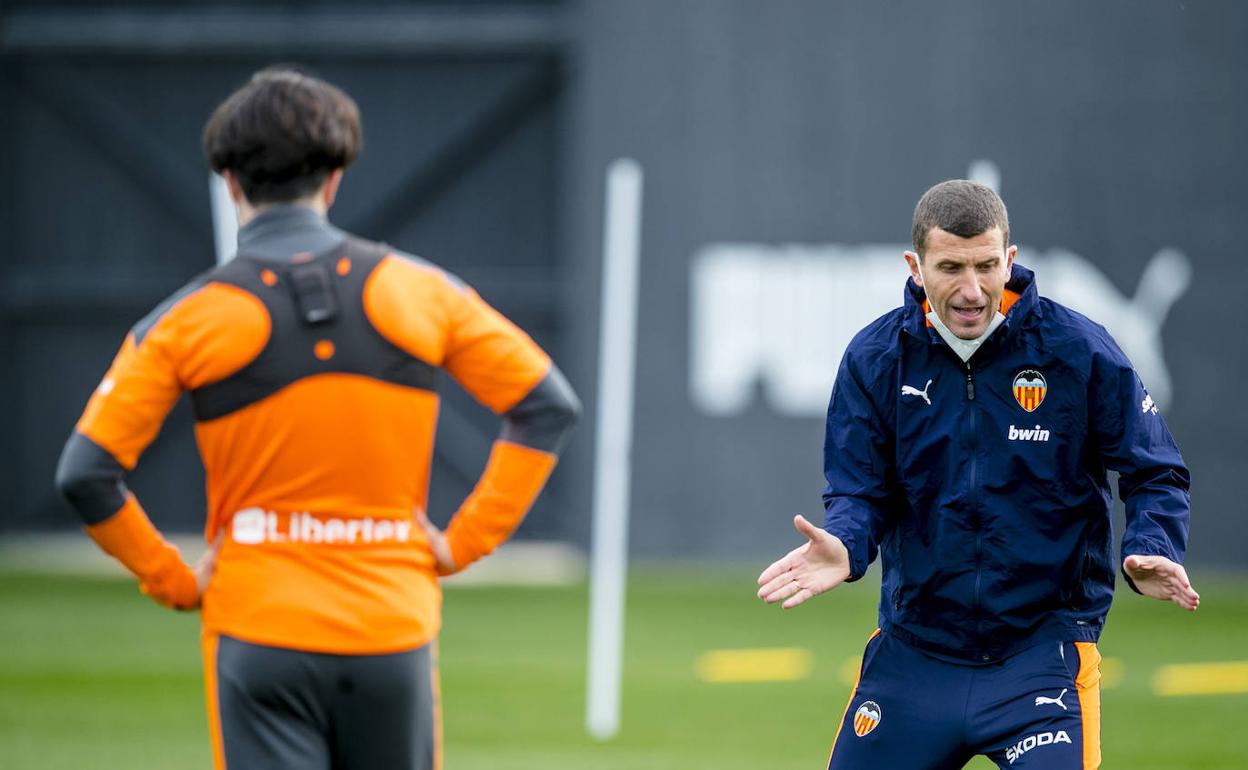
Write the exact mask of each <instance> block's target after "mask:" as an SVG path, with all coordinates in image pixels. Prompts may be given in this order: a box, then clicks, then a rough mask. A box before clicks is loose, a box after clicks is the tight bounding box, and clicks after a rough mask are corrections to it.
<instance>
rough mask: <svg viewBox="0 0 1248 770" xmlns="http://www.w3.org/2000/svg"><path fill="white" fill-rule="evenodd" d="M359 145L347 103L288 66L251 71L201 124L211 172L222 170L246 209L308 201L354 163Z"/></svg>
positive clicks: (355, 116)
mask: <svg viewBox="0 0 1248 770" xmlns="http://www.w3.org/2000/svg"><path fill="white" fill-rule="evenodd" d="M361 143H362V140H361V132H360V110H359V107H357V106H356V104H355V102H354V101H353V100H352V99H351V97H350V96H347V94H346V93H344V92H343V91H342V90H341V89H339V88H337V87H335V86H332V85H330V84H329V83H326V82H325V81H323V80H320V79H318V78H315V77H312V76H311V75H305V74H303V73H301V72H298V71H296V70H294V69H292V68H290V67H288V66H281V67H270V68H268V69H264V70H261V71H260V72H257V73H256V74H255V75H253V76H252V77H251V80H250V81H248V83H247V84H246V85H244V86H243V87H242V88H240V89H238V90H237V91H235V92H234V93H232V94H230V96H229V98H228V99H226V100H225V101H224V102H222V103H221V104H220V106H218V107H217V109H216V110H215V111H214V112H213V113H212V117H210V118H209V119H208V123H207V124H205V126H204V155H205V156H206V157H207V158H208V163H209V165H211V166H212V170H213V171H217V172H221V171H224V170H226V169H228V170H229V171H230V173H232V174H233V175H234V176H235V178H236V179H238V183H239V185H240V186H241V187H242V188H243V194H244V195H246V196H247V201H248V202H249V203H252V204H258V203H284V202H288V201H292V200H297V199H299V198H303V197H306V196H308V195H311V194H312V193H314V192H316V189H317V188H318V187H320V186H321V184H322V183H324V181H325V178H326V177H327V176H328V175H329V172H331V171H333V170H334V169H339V168H345V167H346V166H347V165H349V164H350V163H351V162H352V161H353V160H355V158H356V156H358V155H359V154H360V146H361Z"/></svg>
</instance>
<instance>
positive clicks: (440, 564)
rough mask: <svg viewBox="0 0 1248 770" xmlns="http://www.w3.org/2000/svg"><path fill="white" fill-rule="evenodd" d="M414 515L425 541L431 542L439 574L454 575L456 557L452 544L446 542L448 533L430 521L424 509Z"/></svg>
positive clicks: (430, 546)
mask: <svg viewBox="0 0 1248 770" xmlns="http://www.w3.org/2000/svg"><path fill="white" fill-rule="evenodd" d="M412 513H413V514H414V515H415V516H416V523H418V524H420V528H421V529H423V530H424V531H425V539H427V540H428V541H429V550H430V551H432V552H433V560H434V564H435V566H436V567H437V568H438V574H439V575H450V574H453V573H454V572H455V556H454V554H453V553H451V544H450V543H448V542H447V540H446V533H445V532H443V531H442V530H440V529H438V526H437V525H436V524H434V523H433V522H432V521H429V516H428V515H427V514H426V513H425V510H424V509H423V508H416V509H415V510H414V511H413V512H412Z"/></svg>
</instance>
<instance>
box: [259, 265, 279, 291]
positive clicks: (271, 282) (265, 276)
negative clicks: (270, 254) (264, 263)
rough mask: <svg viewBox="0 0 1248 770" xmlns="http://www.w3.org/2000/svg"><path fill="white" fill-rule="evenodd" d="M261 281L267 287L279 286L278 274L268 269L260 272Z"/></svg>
mask: <svg viewBox="0 0 1248 770" xmlns="http://www.w3.org/2000/svg"><path fill="white" fill-rule="evenodd" d="M260 280H261V281H264V285H265V286H276V285H277V273H275V272H273V271H272V270H269V269H268V268H267V267H266V268H265V269H264V270H261V271H260Z"/></svg>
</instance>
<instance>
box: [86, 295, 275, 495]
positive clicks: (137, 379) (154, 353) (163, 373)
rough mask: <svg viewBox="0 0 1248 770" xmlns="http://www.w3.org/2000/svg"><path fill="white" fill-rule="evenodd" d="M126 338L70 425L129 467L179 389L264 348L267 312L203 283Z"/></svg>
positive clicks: (222, 373)
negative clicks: (83, 409)
mask: <svg viewBox="0 0 1248 770" xmlns="http://www.w3.org/2000/svg"><path fill="white" fill-rule="evenodd" d="M136 330H137V331H132V332H131V333H130V334H128V335H126V340H125V342H124V343H123V344H122V346H121V350H120V351H119V352H118V353H117V357H116V358H115V359H114V360H113V364H112V366H111V367H110V368H109V370H108V372H107V373H106V374H105V375H104V379H103V380H102V381H101V382H100V386H99V387H98V388H96V390H95V393H93V394H92V396H91V400H90V401H88V402H87V408H86V410H85V411H84V412H83V415H82V417H81V419H79V420H78V425H77V426H76V427H77V428H78V430H79V431H80V432H81V433H82V434H83V435H85V436H87V437H88V438H90V439H91V440H92V441H94V442H95V443H97V444H99V445H100V446H101V447H103V448H104V449H105V450H106V451H107V452H108V453H109V454H111V455H112V456H113V457H115V458H117V461H118V462H119V463H121V465H122V466H123V467H124V468H125V469H126V470H133V469H134V466H135V465H136V464H137V463H138V460H139V455H141V454H142V453H143V450H144V449H146V448H147V446H148V445H149V444H151V443H152V440H153V439H155V438H156V434H157V433H159V432H160V426H161V425H162V424H163V423H164V421H165V417H167V416H168V415H169V411H170V410H171V409H173V406H174V404H176V403H177V401H178V397H179V396H181V395H182V391H183V390H190V389H193V388H197V387H199V386H201V385H205V384H208V383H210V382H214V381H216V380H220V379H223V378H225V377H227V376H229V375H230V374H232V373H234V372H235V371H237V370H238V369H240V368H242V367H243V366H245V365H246V364H247V363H248V362H249V361H251V360H252V359H253V358H255V357H256V355H258V354H259V353H260V351H261V350H262V349H263V348H264V345H265V343H266V342H267V341H268V336H269V317H268V314H267V313H266V312H265V310H264V305H263V304H262V303H261V302H260V300H259V299H257V298H255V297H253V296H251V295H250V294H248V293H247V292H245V291H243V290H242V289H237V288H235V287H232V286H227V285H224V284H215V283H210V284H207V285H206V286H204V287H202V288H200V289H197V290H196V291H193V292H191V293H189V294H186V295H184V296H182V297H180V298H178V299H177V301H176V302H174V303H173V304H172V305H171V306H168V307H162V308H159V309H157V310H156V311H155V312H154V313H153V315H152V316H149V318H148V319H145V320H144V321H143V322H140V324H139V325H138V326H137V327H136Z"/></svg>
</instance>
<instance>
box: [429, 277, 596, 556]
mask: <svg viewBox="0 0 1248 770" xmlns="http://www.w3.org/2000/svg"><path fill="white" fill-rule="evenodd" d="M449 291H450V294H449V295H448V305H449V306H448V320H449V334H448V337H447V344H446V353H445V358H444V360H443V363H442V366H443V368H445V369H446V370H447V371H448V372H449V373H450V374H451V376H453V377H454V378H455V379H456V381H458V382H459V383H460V384H461V385H462V386H463V387H464V389H465V390H467V391H468V392H469V393H471V394H472V395H473V397H475V398H476V399H477V400H478V401H480V402H481V403H482V404H484V405H486V406H487V407H489V408H490V409H491V410H493V411H494V412H495V413H497V414H498V415H500V416H501V417H502V427H501V430H500V432H499V436H498V439H497V440H496V441H495V442H494V445H493V448H492V450H491V452H490V457H489V460H488V461H487V463H486V466H485V470H484V471H483V472H482V474H481V478H480V479H479V480H478V482H477V485H476V487H475V488H474V489H473V491H472V493H471V494H470V495H469V496H468V498H467V499H466V500H465V501H464V503H463V505H462V506H460V509H459V510H458V511H457V512H456V513H455V515H454V516H453V517H452V519H451V522H450V524H449V525H448V526H447V529H446V532H445V536H444V537H441V536H439V533H437V530H436V529H434V528H433V527H432V525H429V524H428V521H427V519H425V518H424V517H423V514H422V515H421V516H420V518H421V523H422V524H424V525H425V528H426V531H427V532H428V533H429V534H430V535H431V537H430V542H431V544H432V546H433V549H434V554H435V556H437V557H438V569H439V572H441V573H443V574H449V573H451V572H457V571H459V570H462V569H463V568H464V567H466V566H468V565H469V564H471V563H472V562H474V561H476V560H477V559H479V558H481V557H482V556H485V555H486V554H488V553H490V552H492V551H493V550H494V549H495V548H497V547H498V546H499V545H500V544H502V543H503V542H504V541H506V540H507V539H508V538H509V537H511V534H512V533H513V532H514V531H515V529H516V527H518V526H519V525H520V522H521V520H523V518H524V516H525V514H526V513H528V510H529V508H530V507H531V506H532V505H533V502H534V501H535V500H536V499H537V496H538V494H539V493H540V492H541V491H542V488H543V487H544V486H545V484H546V480H547V478H548V477H549V476H550V473H551V471H552V470H553V469H554V467H555V463H556V462H557V460H558V456H559V451H560V450H561V448H562V447H563V443H564V441H565V439H566V438H567V435H568V433H569V432H570V431H571V429H572V427H573V425H575V423H576V420H577V419H578V417H579V415H580V410H581V405H580V402H579V401H578V400H577V397H576V394H575V393H574V392H573V391H572V388H571V386H569V385H568V382H567V380H566V379H565V378H564V376H563V374H562V373H561V372H560V371H559V369H558V367H556V366H555V365H554V363H553V362H552V361H551V360H550V357H549V356H547V355H546V353H544V352H543V351H542V350H541V348H539V347H538V346H537V344H536V343H534V342H533V340H531V339H530V338H529V336H528V335H527V334H525V333H524V332H523V331H521V330H520V329H519V328H518V327H516V326H515V325H514V324H513V323H511V322H510V321H508V320H507V319H506V318H504V317H503V316H502V315H501V314H500V313H498V312H497V311H496V310H494V309H493V308H492V307H490V306H489V305H488V304H486V302H485V301H484V300H482V299H481V298H480V297H479V296H478V295H477V294H476V292H474V291H472V290H471V289H469V288H466V287H452V288H451V289H450V290H449Z"/></svg>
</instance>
